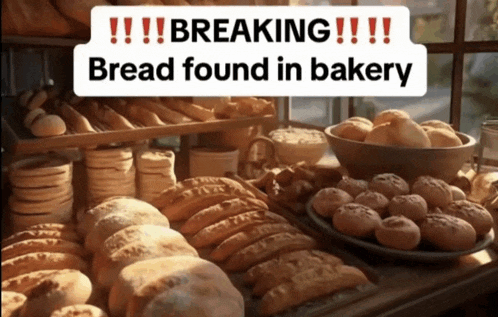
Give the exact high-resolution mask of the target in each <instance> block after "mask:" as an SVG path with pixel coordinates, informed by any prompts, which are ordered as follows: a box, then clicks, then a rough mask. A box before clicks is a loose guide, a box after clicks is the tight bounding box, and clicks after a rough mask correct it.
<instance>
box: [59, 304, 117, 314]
mask: <svg viewBox="0 0 498 317" xmlns="http://www.w3.org/2000/svg"><path fill="white" fill-rule="evenodd" d="M50 317H108V316H107V314H106V313H105V311H103V310H102V309H100V308H98V307H96V306H93V305H88V304H76V305H71V306H66V307H63V308H61V309H58V310H55V311H53V312H52V314H51V315H50Z"/></svg>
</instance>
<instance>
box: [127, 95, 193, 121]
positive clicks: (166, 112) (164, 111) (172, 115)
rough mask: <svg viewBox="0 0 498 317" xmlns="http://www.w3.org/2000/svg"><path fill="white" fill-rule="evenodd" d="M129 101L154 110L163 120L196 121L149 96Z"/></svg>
mask: <svg viewBox="0 0 498 317" xmlns="http://www.w3.org/2000/svg"><path fill="white" fill-rule="evenodd" d="M129 103H130V104H132V105H137V106H140V107H144V108H146V109H148V110H149V111H152V112H153V113H155V114H156V115H157V116H158V117H159V119H161V120H162V121H163V122H169V123H174V124H180V123H188V122H193V121H194V120H192V118H189V117H187V116H186V115H184V114H182V113H180V112H177V111H174V110H171V109H169V108H168V107H166V106H164V105H162V104H160V103H159V102H156V101H153V100H150V99H147V98H136V99H132V100H130V101H129Z"/></svg>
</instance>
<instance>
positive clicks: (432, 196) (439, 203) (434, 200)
mask: <svg viewBox="0 0 498 317" xmlns="http://www.w3.org/2000/svg"><path fill="white" fill-rule="evenodd" d="M412 194H418V195H420V196H422V197H423V198H424V199H425V201H426V202H427V204H428V205H429V207H441V208H444V207H446V206H448V205H449V204H450V203H451V202H452V201H453V194H452V192H451V187H450V185H448V184H447V183H446V182H445V181H443V180H440V179H437V178H434V177H431V176H420V177H419V178H417V179H416V180H415V183H413V185H412Z"/></svg>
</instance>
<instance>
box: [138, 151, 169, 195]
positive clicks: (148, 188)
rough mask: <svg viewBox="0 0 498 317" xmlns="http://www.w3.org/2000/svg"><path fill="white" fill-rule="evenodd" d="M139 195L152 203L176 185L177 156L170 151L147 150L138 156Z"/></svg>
mask: <svg viewBox="0 0 498 317" xmlns="http://www.w3.org/2000/svg"><path fill="white" fill-rule="evenodd" d="M137 169H138V170H137V173H138V195H139V198H140V199H141V200H143V201H146V202H151V201H152V200H153V199H154V198H156V197H157V196H159V194H160V193H161V192H162V191H164V190H165V189H168V188H170V187H172V186H175V184H176V176H175V154H174V153H173V152H172V151H169V150H159V149H147V150H142V151H140V152H138V154H137Z"/></svg>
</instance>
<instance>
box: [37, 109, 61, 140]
mask: <svg viewBox="0 0 498 317" xmlns="http://www.w3.org/2000/svg"><path fill="white" fill-rule="evenodd" d="M31 133H33V135H34V136H37V137H51V136H57V135H62V134H64V133H66V123H65V122H64V120H62V118H61V117H59V116H57V115H52V114H49V115H46V116H43V117H41V118H39V119H38V120H36V121H34V122H33V123H32V124H31Z"/></svg>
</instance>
